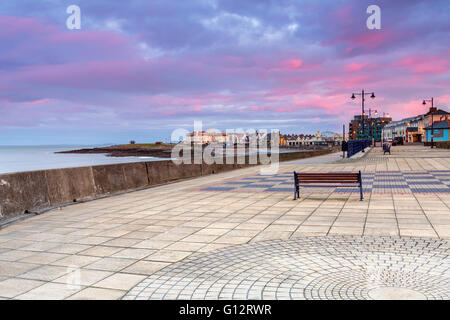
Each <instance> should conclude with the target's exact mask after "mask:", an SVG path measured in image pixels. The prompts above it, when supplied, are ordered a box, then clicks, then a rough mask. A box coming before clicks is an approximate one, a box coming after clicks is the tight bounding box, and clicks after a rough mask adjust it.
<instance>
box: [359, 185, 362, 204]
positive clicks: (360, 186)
mask: <svg viewBox="0 0 450 320" xmlns="http://www.w3.org/2000/svg"><path fill="white" fill-rule="evenodd" d="M359 195H360V198H359V201H363V190H362V183H360V184H359Z"/></svg>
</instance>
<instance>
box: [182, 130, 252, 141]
mask: <svg viewBox="0 0 450 320" xmlns="http://www.w3.org/2000/svg"><path fill="white" fill-rule="evenodd" d="M185 141H186V142H187V143H194V144H207V143H208V144H209V143H230V144H235V143H246V142H247V141H248V134H247V133H234V132H233V133H225V132H218V131H212V130H211V129H209V130H208V131H194V132H192V133H188V134H187V135H186V140H185Z"/></svg>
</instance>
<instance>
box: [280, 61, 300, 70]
mask: <svg viewBox="0 0 450 320" xmlns="http://www.w3.org/2000/svg"><path fill="white" fill-rule="evenodd" d="M281 65H282V66H283V68H284V69H286V70H296V69H299V68H300V67H301V66H302V65H303V60H301V59H292V60H286V61H283V62H282V63H281Z"/></svg>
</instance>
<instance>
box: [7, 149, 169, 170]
mask: <svg viewBox="0 0 450 320" xmlns="http://www.w3.org/2000/svg"><path fill="white" fill-rule="evenodd" d="M89 147H93V146H17V147H16V146H0V174H2V173H10V172H21V171H33V170H42V169H57V168H71V167H83V166H92V165H99V164H113V163H124V162H138V161H159V160H167V159H161V158H153V157H107V156H106V155H105V154H55V152H56V151H65V150H74V149H82V148H89Z"/></svg>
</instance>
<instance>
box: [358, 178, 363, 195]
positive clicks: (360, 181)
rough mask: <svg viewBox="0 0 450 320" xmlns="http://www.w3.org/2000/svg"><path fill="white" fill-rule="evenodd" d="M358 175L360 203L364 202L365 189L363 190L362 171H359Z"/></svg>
mask: <svg viewBox="0 0 450 320" xmlns="http://www.w3.org/2000/svg"><path fill="white" fill-rule="evenodd" d="M358 175H359V201H363V189H362V174H361V171H359V173H358Z"/></svg>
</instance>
